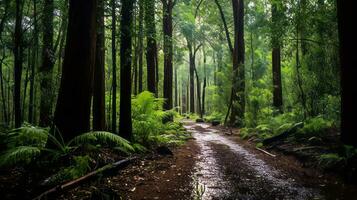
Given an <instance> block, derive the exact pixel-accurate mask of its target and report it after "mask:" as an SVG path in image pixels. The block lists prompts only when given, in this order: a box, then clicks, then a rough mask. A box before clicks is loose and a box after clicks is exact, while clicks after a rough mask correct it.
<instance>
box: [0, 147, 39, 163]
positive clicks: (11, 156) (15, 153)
mask: <svg viewBox="0 0 357 200" xmlns="http://www.w3.org/2000/svg"><path fill="white" fill-rule="evenodd" d="M40 154H41V149H40V148H39V147H31V146H18V147H14V148H11V149H9V150H7V151H6V152H4V154H3V155H2V156H1V157H0V166H15V165H17V164H29V163H30V162H31V161H33V160H35V159H36V158H37V157H38V156H39V155H40Z"/></svg>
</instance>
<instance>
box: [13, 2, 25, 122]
mask: <svg viewBox="0 0 357 200" xmlns="http://www.w3.org/2000/svg"><path fill="white" fill-rule="evenodd" d="M22 11H23V1H22V0H16V14H15V15H16V19H15V33H14V110H15V127H20V126H21V123H22V117H21V75H22V57H23V39H22V35H23V30H22Z"/></svg>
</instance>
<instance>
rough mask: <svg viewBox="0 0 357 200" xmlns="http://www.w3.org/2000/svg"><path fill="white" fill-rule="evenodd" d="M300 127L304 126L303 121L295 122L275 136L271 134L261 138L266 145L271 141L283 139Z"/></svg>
mask: <svg viewBox="0 0 357 200" xmlns="http://www.w3.org/2000/svg"><path fill="white" fill-rule="evenodd" d="M302 127H304V123H303V122H300V123H297V124H295V125H294V126H292V127H291V128H289V129H288V130H286V131H284V132H282V133H280V134H278V135H276V136H273V137H270V138H267V139H265V140H263V144H264V145H268V144H271V143H273V142H276V141H279V140H284V139H286V138H288V137H289V136H290V135H292V134H294V133H296V131H297V130H298V129H299V128H302Z"/></svg>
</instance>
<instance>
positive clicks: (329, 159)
mask: <svg viewBox="0 0 357 200" xmlns="http://www.w3.org/2000/svg"><path fill="white" fill-rule="evenodd" d="M343 160H344V158H343V157H340V156H339V155H338V154H334V153H332V154H323V155H321V156H320V157H319V158H318V161H319V165H320V166H321V167H322V168H325V169H328V168H331V167H334V166H336V165H338V164H339V163H341V162H342V161H343Z"/></svg>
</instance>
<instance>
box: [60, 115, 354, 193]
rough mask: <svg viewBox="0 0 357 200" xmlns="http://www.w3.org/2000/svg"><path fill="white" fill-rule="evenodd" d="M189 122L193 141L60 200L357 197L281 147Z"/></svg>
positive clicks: (351, 187)
mask: <svg viewBox="0 0 357 200" xmlns="http://www.w3.org/2000/svg"><path fill="white" fill-rule="evenodd" d="M184 124H185V128H186V129H187V130H188V131H189V132H191V133H192V136H193V138H194V139H191V140H189V141H188V142H187V143H186V144H185V145H183V146H181V147H179V148H176V149H174V151H173V156H158V155H151V156H148V157H146V158H144V159H140V160H138V161H136V162H135V163H134V164H132V165H130V166H129V167H127V168H126V169H124V170H121V171H120V172H119V174H118V175H115V176H112V177H108V178H103V179H101V180H100V181H97V182H95V183H93V182H92V183H88V184H86V185H82V186H80V187H77V188H75V189H73V190H72V191H69V192H67V193H65V194H63V195H61V196H60V197H59V199H83V198H89V199H98V196H100V197H103V196H106V197H109V199H111V198H113V197H119V196H120V197H121V198H123V199H133V200H136V199H165V200H166V199H174V200H179V199H183V200H186V199H268V200H269V199H301V200H302V199H356V195H357V187H356V186H353V185H346V184H344V183H343V182H342V181H341V180H340V179H338V178H337V177H334V176H332V175H330V174H323V173H322V172H320V171H318V170H316V169H311V168H310V169H309V168H304V167H303V163H301V162H300V161H298V160H297V159H296V158H295V157H292V156H287V155H284V154H282V153H280V152H276V151H273V152H272V153H273V154H275V155H276V157H272V156H269V155H268V154H266V153H263V152H261V151H259V150H257V149H256V148H255V144H254V143H253V142H250V141H245V140H241V139H240V138H239V137H238V136H237V135H228V134H227V133H230V131H228V130H227V129H225V128H223V127H212V126H210V125H209V124H205V123H193V122H191V121H184ZM118 194H119V195H118ZM97 195H98V196H97ZM197 197H198V198H197Z"/></svg>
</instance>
